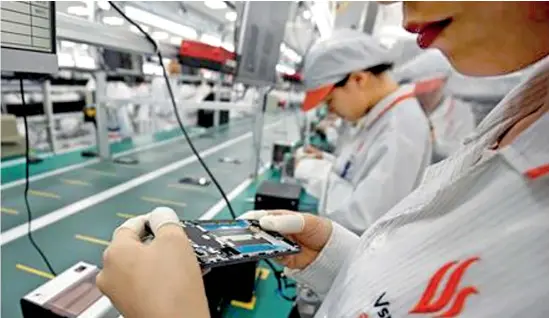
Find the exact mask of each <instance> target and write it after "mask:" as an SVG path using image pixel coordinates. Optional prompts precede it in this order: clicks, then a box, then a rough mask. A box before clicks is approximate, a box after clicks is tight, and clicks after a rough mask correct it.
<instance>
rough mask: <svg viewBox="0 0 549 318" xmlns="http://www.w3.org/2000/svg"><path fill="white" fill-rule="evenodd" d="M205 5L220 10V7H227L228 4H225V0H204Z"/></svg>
mask: <svg viewBox="0 0 549 318" xmlns="http://www.w3.org/2000/svg"><path fill="white" fill-rule="evenodd" d="M204 5H205V6H206V7H208V8H210V9H214V10H220V9H225V8H227V5H226V4H225V2H223V1H218V0H209V1H204Z"/></svg>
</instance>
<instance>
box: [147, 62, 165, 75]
mask: <svg viewBox="0 0 549 318" xmlns="http://www.w3.org/2000/svg"><path fill="white" fill-rule="evenodd" d="M143 73H144V74H147V75H162V66H160V65H158V64H153V63H144V64H143Z"/></svg>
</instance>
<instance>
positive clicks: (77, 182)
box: [61, 179, 91, 186]
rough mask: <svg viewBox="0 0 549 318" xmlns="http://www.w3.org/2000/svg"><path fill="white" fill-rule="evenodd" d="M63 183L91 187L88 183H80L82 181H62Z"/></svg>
mask: <svg viewBox="0 0 549 318" xmlns="http://www.w3.org/2000/svg"><path fill="white" fill-rule="evenodd" d="M61 182H63V183H66V184H70V185H78V186H89V185H91V184H90V183H88V182H85V181H80V180H73V179H61Z"/></svg>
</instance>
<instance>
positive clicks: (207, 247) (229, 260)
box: [181, 220, 300, 268]
mask: <svg viewBox="0 0 549 318" xmlns="http://www.w3.org/2000/svg"><path fill="white" fill-rule="evenodd" d="M181 224H182V226H183V228H184V230H185V233H187V236H188V237H189V240H190V241H191V244H192V246H193V249H194V252H195V254H196V257H197V259H198V261H199V263H200V265H201V267H202V268H212V267H218V266H225V265H231V264H237V263H244V262H250V261H256V260H260V259H265V258H273V257H277V256H283V255H289V254H296V253H299V252H300V248H299V246H298V245H297V244H295V243H293V242H291V241H290V240H288V239H286V238H284V237H283V236H282V235H280V234H278V233H274V232H270V231H265V230H263V229H261V228H260V227H259V224H258V222H257V221H255V220H207V221H182V222H181Z"/></svg>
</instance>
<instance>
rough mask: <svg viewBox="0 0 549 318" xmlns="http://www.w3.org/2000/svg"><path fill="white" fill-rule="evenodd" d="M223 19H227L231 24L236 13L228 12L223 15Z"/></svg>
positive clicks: (234, 19)
mask: <svg viewBox="0 0 549 318" xmlns="http://www.w3.org/2000/svg"><path fill="white" fill-rule="evenodd" d="M225 19H227V20H229V21H231V22H234V21H236V12H234V11H229V12H227V13H225Z"/></svg>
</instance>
